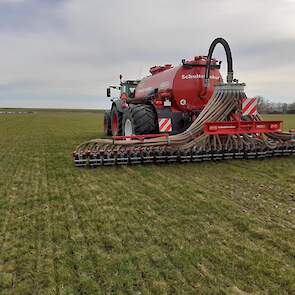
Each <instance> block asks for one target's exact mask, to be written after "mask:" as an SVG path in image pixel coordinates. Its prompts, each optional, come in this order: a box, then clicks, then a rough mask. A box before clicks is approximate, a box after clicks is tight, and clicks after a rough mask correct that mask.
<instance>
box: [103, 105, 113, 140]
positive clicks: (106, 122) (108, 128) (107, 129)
mask: <svg viewBox="0 0 295 295" xmlns="http://www.w3.org/2000/svg"><path fill="white" fill-rule="evenodd" d="M103 129H104V134H105V135H108V136H109V135H112V120H111V111H105V112H104V119H103Z"/></svg>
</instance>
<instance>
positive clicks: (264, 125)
mask: <svg viewBox="0 0 295 295" xmlns="http://www.w3.org/2000/svg"><path fill="white" fill-rule="evenodd" d="M281 131H282V121H227V122H207V123H205V124H204V132H205V133H206V134H243V133H269V132H281Z"/></svg>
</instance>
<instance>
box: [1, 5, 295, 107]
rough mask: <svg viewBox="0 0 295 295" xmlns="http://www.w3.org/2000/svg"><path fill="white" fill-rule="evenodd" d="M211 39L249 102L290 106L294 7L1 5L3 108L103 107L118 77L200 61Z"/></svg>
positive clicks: (294, 94)
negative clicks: (228, 54) (221, 43)
mask: <svg viewBox="0 0 295 295" xmlns="http://www.w3.org/2000/svg"><path fill="white" fill-rule="evenodd" d="M215 37H223V38H225V39H226V40H227V41H228V42H229V43H230V45H231V48H232V52H233V58H234V70H235V77H236V78H238V79H239V80H240V81H241V82H245V83H246V84H247V88H246V93H247V94H248V96H255V95H262V96H264V97H266V98H269V99H271V100H273V101H282V102H283V101H284V102H293V101H295V59H294V55H295V1H294V0H263V1H262V0H261V1H257V0H256V1H255V0H247V1H245V0H243V1H242V0H206V1H203V0H202V1H201V0H182V1H181V0H148V1H147V0H145V1H142V0H124V1H123V0H117V1H115V0H105V1H102V0H0V107H57V108H58V107H66V108H104V107H107V106H108V105H109V101H108V99H107V98H106V97H105V92H106V91H105V89H106V87H107V86H108V85H109V84H114V83H116V82H117V81H118V76H119V74H123V76H124V77H125V78H126V79H127V78H129V79H133V78H134V79H138V78H142V77H143V76H145V75H146V74H147V73H148V69H149V68H150V67H151V66H153V65H156V64H165V63H173V64H179V63H180V61H181V59H182V58H190V57H193V56H195V55H200V54H204V55H205V54H207V51H208V47H209V45H210V43H211V41H212V40H213V39H214V38H215ZM215 56H216V57H217V58H220V59H224V58H225V56H224V53H223V51H222V50H221V48H218V50H217V51H216V55H215ZM223 66H224V68H225V62H224V64H223Z"/></svg>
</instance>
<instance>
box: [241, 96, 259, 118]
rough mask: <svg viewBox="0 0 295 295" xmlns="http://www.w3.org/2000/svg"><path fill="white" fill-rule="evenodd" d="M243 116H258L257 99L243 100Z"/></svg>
mask: <svg viewBox="0 0 295 295" xmlns="http://www.w3.org/2000/svg"><path fill="white" fill-rule="evenodd" d="M242 114H243V116H248V115H257V99H256V98H243V100H242Z"/></svg>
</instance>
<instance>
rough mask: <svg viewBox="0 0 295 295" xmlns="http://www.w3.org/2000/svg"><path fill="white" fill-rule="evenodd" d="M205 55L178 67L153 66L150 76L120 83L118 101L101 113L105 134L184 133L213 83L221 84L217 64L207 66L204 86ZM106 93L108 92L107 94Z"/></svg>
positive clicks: (207, 98)
mask: <svg viewBox="0 0 295 295" xmlns="http://www.w3.org/2000/svg"><path fill="white" fill-rule="evenodd" d="M206 63H207V58H206V56H197V57H195V58H194V59H193V60H191V61H185V60H183V61H182V65H179V66H175V67H173V66H172V65H164V66H154V67H152V68H151V69H150V73H151V76H148V77H145V78H143V79H142V80H140V81H139V80H135V81H130V80H128V81H124V82H122V81H121V83H120V87H117V89H120V92H121V94H120V99H118V100H114V101H113V103H112V108H111V110H110V111H109V112H108V111H107V112H106V113H105V120H104V123H105V131H106V133H107V134H108V135H126V136H127V135H139V134H150V133H159V132H165V133H170V134H176V133H180V132H181V131H183V130H185V129H186V128H187V127H188V126H189V125H190V124H191V123H192V121H193V120H194V119H195V118H196V116H197V115H198V114H199V113H200V111H201V110H202V109H203V108H204V106H205V105H206V104H207V102H208V100H209V99H210V97H211V96H212V94H213V92H214V87H215V85H216V84H220V83H222V81H223V80H222V77H221V75H220V72H219V69H220V63H218V62H217V60H215V59H213V60H212V61H211V64H210V69H211V70H210V78H209V79H210V84H209V87H207V88H206V87H205V85H204V78H205V70H206ZM109 94H110V92H109V90H108V95H109Z"/></svg>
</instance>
